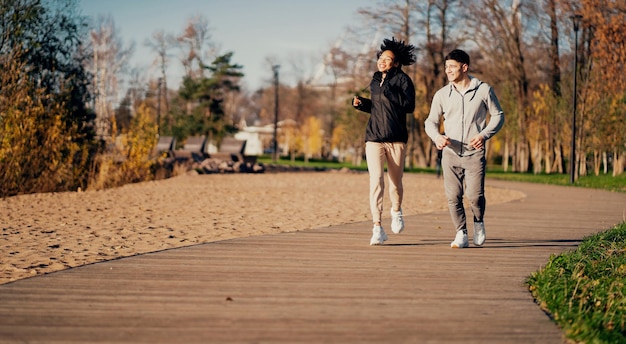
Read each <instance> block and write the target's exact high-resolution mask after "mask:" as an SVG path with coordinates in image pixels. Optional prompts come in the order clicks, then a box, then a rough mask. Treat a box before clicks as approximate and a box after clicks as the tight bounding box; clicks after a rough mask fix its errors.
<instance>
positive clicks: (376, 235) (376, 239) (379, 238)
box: [370, 225, 387, 245]
mask: <svg viewBox="0 0 626 344" xmlns="http://www.w3.org/2000/svg"><path fill="white" fill-rule="evenodd" d="M385 241H387V234H385V230H384V229H383V226H376V225H374V228H372V239H370V245H382V244H383V243H384V242H385Z"/></svg>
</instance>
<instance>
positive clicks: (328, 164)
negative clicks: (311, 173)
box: [258, 155, 626, 192]
mask: <svg viewBox="0 0 626 344" xmlns="http://www.w3.org/2000/svg"><path fill="white" fill-rule="evenodd" d="M258 162H261V163H263V164H273V161H272V158H271V156H267V155H265V156H261V157H259V158H258ZM276 164H278V165H285V166H298V167H309V168H316V169H341V168H349V169H351V170H358V171H367V164H366V162H365V160H363V162H362V163H361V165H360V166H354V165H352V164H351V163H341V162H335V161H326V160H316V159H310V160H309V161H308V162H304V161H303V159H302V158H298V159H295V160H294V161H291V160H290V159H279V160H278V161H277V162H276ZM406 171H407V173H431V174H434V173H436V170H435V169H434V168H421V167H418V168H407V170H406ZM487 177H488V178H493V179H501V180H510V181H518V182H528V183H540V184H552V185H567V186H569V185H572V184H570V176H569V175H568V174H556V173H553V174H545V173H542V174H533V173H518V172H504V171H502V169H501V168H499V167H495V166H488V168H487ZM573 186H578V187H586V188H594V189H603V190H609V191H619V192H626V173H622V174H620V175H618V176H616V177H613V176H611V175H610V174H608V175H606V174H601V175H599V176H594V175H591V176H580V177H579V178H578V179H577V180H576V181H575V182H574V184H573Z"/></svg>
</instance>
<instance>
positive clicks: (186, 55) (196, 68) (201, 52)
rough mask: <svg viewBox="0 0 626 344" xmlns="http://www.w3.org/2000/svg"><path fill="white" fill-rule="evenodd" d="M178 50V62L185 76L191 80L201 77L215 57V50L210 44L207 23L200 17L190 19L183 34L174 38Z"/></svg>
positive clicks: (210, 39)
mask: <svg viewBox="0 0 626 344" xmlns="http://www.w3.org/2000/svg"><path fill="white" fill-rule="evenodd" d="M176 41H177V43H178V47H179V49H180V52H181V54H180V61H181V62H182V64H183V67H184V68H185V75H186V76H188V77H191V78H196V77H203V76H204V72H205V68H204V66H207V65H208V64H207V63H206V61H207V60H208V61H211V60H212V59H213V58H214V57H215V55H216V51H217V48H216V46H215V45H214V44H213V43H212V37H211V28H210V27H209V21H208V20H207V19H206V18H204V17H203V16H201V15H197V16H195V17H192V18H190V19H189V21H188V22H187V26H186V27H185V29H184V30H183V32H182V33H181V34H180V35H178V36H176Z"/></svg>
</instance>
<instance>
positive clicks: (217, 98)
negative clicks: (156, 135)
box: [177, 52, 243, 141]
mask: <svg viewBox="0 0 626 344" xmlns="http://www.w3.org/2000/svg"><path fill="white" fill-rule="evenodd" d="M232 56H233V53H232V52H229V53H226V54H224V55H220V56H218V57H216V58H215V60H213V63H212V64H211V65H209V66H206V67H205V69H206V70H207V71H209V76H208V77H201V78H192V77H190V76H186V77H185V78H184V79H183V84H182V86H181V88H180V90H179V97H180V98H181V99H182V100H184V101H185V102H187V103H188V104H194V105H195V106H193V108H192V109H191V111H190V113H188V114H182V116H184V117H183V118H181V117H180V115H179V121H178V123H177V125H179V129H180V130H182V131H180V134H182V135H183V136H184V137H186V136H189V135H208V136H209V137H212V138H214V139H215V140H217V141H221V139H222V137H224V135H225V134H226V133H227V132H230V131H233V129H234V126H233V123H230V124H228V123H227V122H226V118H225V113H224V106H223V102H224V97H225V96H226V95H227V94H229V93H232V92H238V91H239V79H240V78H241V77H242V76H243V73H242V72H241V71H240V70H241V69H242V66H241V65H238V64H232V63H231V58H232ZM184 137H179V139H180V140H182V139H184Z"/></svg>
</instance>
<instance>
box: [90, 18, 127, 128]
mask: <svg viewBox="0 0 626 344" xmlns="http://www.w3.org/2000/svg"><path fill="white" fill-rule="evenodd" d="M90 37H91V45H92V49H93V51H92V53H93V63H92V65H91V72H92V73H93V76H94V80H93V86H94V91H93V93H94V95H95V99H94V110H95V111H96V114H97V119H96V134H97V135H98V136H99V137H100V139H101V140H103V139H106V138H108V137H110V135H111V125H112V120H114V113H113V105H114V104H116V103H118V101H119V100H118V97H119V93H120V83H121V80H120V79H121V73H122V72H123V71H125V66H127V64H128V63H127V62H128V59H129V58H130V56H131V54H132V51H133V46H132V45H130V46H129V47H125V46H124V42H123V40H122V38H121V37H120V36H119V34H118V31H117V29H116V27H115V22H114V21H113V18H112V17H111V16H106V17H103V16H100V17H98V20H97V22H96V25H95V27H94V28H93V29H92V30H91V32H90Z"/></svg>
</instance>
